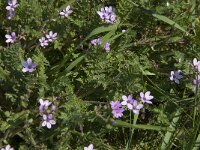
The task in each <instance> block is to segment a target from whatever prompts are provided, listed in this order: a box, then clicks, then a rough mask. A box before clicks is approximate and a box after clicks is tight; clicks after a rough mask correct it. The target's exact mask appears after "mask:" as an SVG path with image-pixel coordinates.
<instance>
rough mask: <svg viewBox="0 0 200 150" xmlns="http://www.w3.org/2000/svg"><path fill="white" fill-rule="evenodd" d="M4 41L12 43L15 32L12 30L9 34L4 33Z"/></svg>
mask: <svg viewBox="0 0 200 150" xmlns="http://www.w3.org/2000/svg"><path fill="white" fill-rule="evenodd" d="M5 37H6V43H14V42H15V41H16V39H17V36H16V33H15V32H12V33H11V34H6V35H5Z"/></svg>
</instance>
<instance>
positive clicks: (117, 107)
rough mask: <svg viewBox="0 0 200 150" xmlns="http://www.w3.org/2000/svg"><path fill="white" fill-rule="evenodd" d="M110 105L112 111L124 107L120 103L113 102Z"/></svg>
mask: <svg viewBox="0 0 200 150" xmlns="http://www.w3.org/2000/svg"><path fill="white" fill-rule="evenodd" d="M110 105H111V108H112V109H119V108H120V107H122V105H121V103H120V101H111V102H110Z"/></svg>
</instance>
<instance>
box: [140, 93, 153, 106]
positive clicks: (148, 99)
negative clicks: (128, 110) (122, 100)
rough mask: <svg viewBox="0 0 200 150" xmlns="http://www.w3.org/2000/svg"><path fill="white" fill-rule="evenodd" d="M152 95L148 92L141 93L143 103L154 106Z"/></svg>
mask: <svg viewBox="0 0 200 150" xmlns="http://www.w3.org/2000/svg"><path fill="white" fill-rule="evenodd" d="M150 94H151V92H150V91H147V92H146V93H145V94H144V93H143V92H140V97H141V101H142V102H143V103H148V104H152V102H151V100H152V99H153V96H152V95H150Z"/></svg>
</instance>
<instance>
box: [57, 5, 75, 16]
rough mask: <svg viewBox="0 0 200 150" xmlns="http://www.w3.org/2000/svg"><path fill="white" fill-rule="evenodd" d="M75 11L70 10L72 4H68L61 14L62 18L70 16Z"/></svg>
mask: <svg viewBox="0 0 200 150" xmlns="http://www.w3.org/2000/svg"><path fill="white" fill-rule="evenodd" d="M72 12H73V11H72V10H70V6H67V7H66V8H65V9H63V10H62V11H61V12H60V13H59V14H60V15H61V17H62V18H64V17H68V16H69V15H70V14H71V13H72Z"/></svg>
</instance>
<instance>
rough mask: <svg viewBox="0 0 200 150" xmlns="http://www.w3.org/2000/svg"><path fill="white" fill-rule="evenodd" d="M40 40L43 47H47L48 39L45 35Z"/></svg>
mask: <svg viewBox="0 0 200 150" xmlns="http://www.w3.org/2000/svg"><path fill="white" fill-rule="evenodd" d="M39 41H40V46H42V47H45V46H47V45H48V40H46V39H45V37H41V38H40V39H39Z"/></svg>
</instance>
